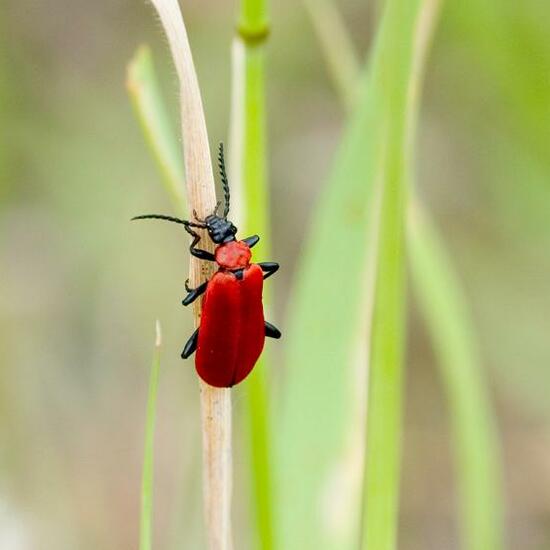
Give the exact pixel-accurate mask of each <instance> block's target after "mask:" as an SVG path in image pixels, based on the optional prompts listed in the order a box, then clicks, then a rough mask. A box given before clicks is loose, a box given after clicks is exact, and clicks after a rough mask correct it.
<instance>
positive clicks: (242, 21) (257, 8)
mask: <svg viewBox="0 0 550 550" xmlns="http://www.w3.org/2000/svg"><path fill="white" fill-rule="evenodd" d="M268 17H269V14H268V11H267V0H241V3H240V11H239V20H238V31H239V34H240V35H241V38H242V39H243V40H244V41H245V42H250V43H254V42H257V41H262V40H263V39H265V38H266V37H267V34H268V32H269V20H268Z"/></svg>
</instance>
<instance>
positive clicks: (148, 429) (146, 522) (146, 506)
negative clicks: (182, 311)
mask: <svg viewBox="0 0 550 550" xmlns="http://www.w3.org/2000/svg"><path fill="white" fill-rule="evenodd" d="M161 345H162V336H161V331H160V323H159V322H158V321H157V324H156V338H155V353H154V356H153V363H152V364H151V374H150V377H149V397H148V398H147V416H146V419H145V445H144V450H143V470H142V475H141V517H140V524H139V533H140V537H139V549H140V550H151V548H152V539H153V528H152V523H153V477H154V447H155V420H156V404H157V390H158V382H159V373H160V348H161Z"/></svg>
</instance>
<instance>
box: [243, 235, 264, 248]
mask: <svg viewBox="0 0 550 550" xmlns="http://www.w3.org/2000/svg"><path fill="white" fill-rule="evenodd" d="M259 240H260V237H258V235H252V236H251V237H247V238H246V239H243V243H246V244H247V245H248V247H249V248H252V247H253V246H254V245H256V244H258V241H259Z"/></svg>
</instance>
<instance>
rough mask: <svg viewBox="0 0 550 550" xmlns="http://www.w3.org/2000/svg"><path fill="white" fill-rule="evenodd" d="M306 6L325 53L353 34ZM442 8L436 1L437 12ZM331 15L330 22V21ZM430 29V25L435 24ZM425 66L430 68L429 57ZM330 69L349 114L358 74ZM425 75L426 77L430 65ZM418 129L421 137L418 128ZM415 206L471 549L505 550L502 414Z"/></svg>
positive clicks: (346, 43) (348, 50) (416, 275)
mask: <svg viewBox="0 0 550 550" xmlns="http://www.w3.org/2000/svg"><path fill="white" fill-rule="evenodd" d="M305 2H306V4H307V5H308V8H309V13H310V17H311V18H312V21H313V24H314V27H315V29H316V31H317V35H318V38H319V41H320V43H321V45H322V47H323V50H324V51H325V52H327V53H328V51H329V50H330V45H331V43H332V40H333V33H334V32H335V33H336V35H337V37H341V36H349V35H348V33H347V30H346V28H345V24H344V21H343V19H342V17H341V14H340V13H339V11H338V10H337V9H336V7H335V6H334V4H333V3H332V2H331V1H330V0H323V3H324V4H327V6H326V7H325V8H324V9H321V10H319V9H317V10H315V9H312V7H313V6H312V5H311V4H312V2H310V0H305ZM437 9H438V6H437V3H436V4H434V7H433V10H436V11H437ZM328 14H330V21H329V22H327V21H325V19H326V17H328ZM430 15H431V17H432V18H435V17H436V13H433V12H432V13H431V14H429V13H428V17H430ZM426 24H427V25H428V27H429V25H430V22H429V21H427V22H426ZM432 24H433V21H432ZM335 29H336V30H335ZM427 30H428V31H429V28H428V29H427ZM429 34H430V33H429V32H428V33H427V35H428V36H429ZM338 44H339V50H342V49H344V50H345V53H344V57H345V58H346V59H357V54H356V53H355V52H354V51H353V45H352V43H351V40H350V39H349V37H348V38H347V39H342V38H338ZM423 57H425V55H424V56H423ZM418 61H419V63H420V65H422V58H420V59H419V60H418ZM327 65H328V67H329V74H330V75H331V77H332V79H333V81H334V83H335V87H336V89H337V90H338V91H339V97H340V100H341V101H342V103H343V104H344V106H346V107H347V108H349V107H350V101H349V98H350V97H351V96H352V95H353V94H352V93H350V92H349V88H350V87H351V88H353V89H356V88H357V86H358V80H359V73H358V71H355V74H354V75H351V76H350V75H349V74H347V73H346V74H342V72H341V71H338V70H335V68H334V67H333V65H334V63H332V62H331V59H330V58H329V59H327ZM349 65H350V66H353V63H350V64H349ZM418 70H419V72H421V71H422V67H421V66H419V67H418ZM417 80H418V79H417ZM418 98H419V94H418V90H416V91H415V93H414V94H413V98H412V99H413V101H416V102H418ZM351 104H352V103H351ZM417 110H418V106H417V105H413V108H412V111H413V113H415V112H416V111H417ZM413 126H414V121H412V123H411V127H413ZM411 131H412V132H414V130H413V129H412V128H411ZM413 203H414V208H413V205H412V204H411V205H410V208H409V216H408V225H407V227H408V231H407V235H408V244H409V261H410V263H411V268H412V276H413V277H412V282H413V290H414V291H415V293H416V294H417V297H418V301H419V306H420V310H421V312H422V313H423V315H424V317H425V319H426V322H427V325H428V331H429V335H430V338H431V340H432V342H433V344H434V347H435V349H436V353H437V355H438V359H439V361H438V366H439V368H440V371H441V375H442V380H443V384H444V390H445V392H446V393H447V396H448V403H449V407H450V420H451V428H452V435H453V440H454V441H453V448H454V459H455V463H456V469H457V472H456V475H457V487H458V495H459V506H460V524H461V538H462V540H463V547H464V548H465V549H467V550H481V549H485V548H486V549H488V550H498V549H500V548H502V547H503V526H504V511H503V504H502V502H503V495H502V489H501V486H502V465H501V460H500V448H499V441H498V435H497V433H496V421H495V418H494V411H493V410H492V406H491V403H490V397H489V395H488V392H487V389H486V383H485V381H484V379H483V369H482V364H481V361H480V358H479V353H478V352H477V343H476V337H475V334H474V331H473V328H472V322H471V319H470V318H469V315H468V311H467V310H468V308H467V305H466V304H467V301H466V298H465V297H464V295H463V292H462V289H461V284H460V281H459V280H458V277H457V276H456V274H455V271H454V267H453V265H452V260H451V258H450V256H449V254H448V252H447V251H446V249H445V245H444V242H443V240H442V238H441V236H440V235H439V232H438V231H437V228H436V227H435V226H434V225H433V223H432V222H431V221H430V220H429V219H428V216H427V212H426V211H425V209H424V208H422V207H421V204H420V203H419V201H418V200H415V201H413Z"/></svg>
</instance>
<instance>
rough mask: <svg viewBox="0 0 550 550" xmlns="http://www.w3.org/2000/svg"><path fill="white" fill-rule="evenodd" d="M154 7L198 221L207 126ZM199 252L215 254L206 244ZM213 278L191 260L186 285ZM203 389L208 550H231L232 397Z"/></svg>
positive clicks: (169, 19) (158, 2)
mask: <svg viewBox="0 0 550 550" xmlns="http://www.w3.org/2000/svg"><path fill="white" fill-rule="evenodd" d="M151 1H152V3H153V5H154V6H155V8H156V10H157V12H158V14H159V16H160V20H161V22H162V25H163V27H164V30H165V32H166V36H167V37H168V42H169V44H170V50H171V52H172V57H173V59H174V64H175V66H176V69H177V72H178V77H179V82H180V107H181V125H182V136H183V145H184V147H183V149H184V150H183V153H184V160H185V172H186V178H185V180H186V185H187V200H188V204H189V209H190V211H191V212H193V210H195V211H196V212H197V214H198V215H199V217H204V216H205V215H207V214H209V213H211V212H212V211H213V210H214V207H215V205H216V192H215V186H214V176H213V172H212V162H211V157H210V147H209V144H208V134H207V131H206V122H205V118H204V112H203V108H202V100H201V95H200V90H199V84H198V81H197V75H196V72H195V67H194V65H193V58H192V55H191V49H190V47H189V40H188V38H187V32H186V30H185V25H184V22H183V17H182V15H181V11H180V8H179V5H178V2H177V1H176V0H151ZM201 247H202V248H204V249H206V250H208V249H210V250H213V246H212V243H211V242H210V239H204V240H203V241H201ZM211 274H212V266H209V265H206V264H204V262H200V261H199V260H197V259H195V258H193V257H191V263H190V274H189V279H190V284H191V285H192V286H197V285H199V284H200V283H201V282H203V281H204V280H205V279H206V278H207V277H209V276H210V275H211ZM195 303H196V304H197V305H196V306H195V310H194V312H195V326H198V325H199V323H200V316H201V311H200V301H197V302H195ZM200 386H201V388H200V389H201V410H202V430H203V467H204V509H205V520H206V529H207V540H208V548H209V549H210V550H230V549H231V547H232V544H231V484H232V479H231V478H232V466H231V393H230V390H229V389H219V388H213V387H211V386H209V385H208V384H205V383H204V382H202V381H201V382H200Z"/></svg>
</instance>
